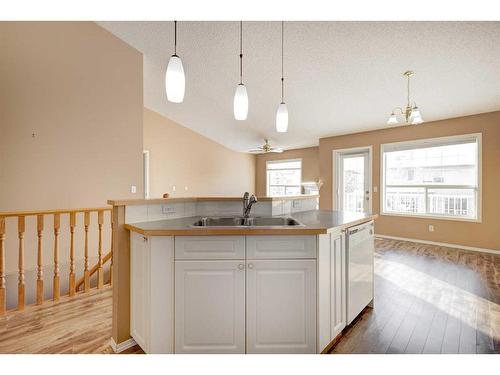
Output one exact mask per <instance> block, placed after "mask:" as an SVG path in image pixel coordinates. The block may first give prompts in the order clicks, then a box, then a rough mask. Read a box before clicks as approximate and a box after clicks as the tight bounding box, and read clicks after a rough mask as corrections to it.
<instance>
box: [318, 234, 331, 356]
mask: <svg viewBox="0 0 500 375" xmlns="http://www.w3.org/2000/svg"><path fill="white" fill-rule="evenodd" d="M330 237H331V235H330V234H320V235H319V236H318V351H319V352H321V351H322V350H323V349H324V348H325V347H326V346H327V345H328V344H329V343H330V341H332V335H331V334H332V318H331V316H332V314H331V309H332V303H331V297H332V290H331V289H332V285H331V284H332V267H331V250H330V246H331V241H330Z"/></svg>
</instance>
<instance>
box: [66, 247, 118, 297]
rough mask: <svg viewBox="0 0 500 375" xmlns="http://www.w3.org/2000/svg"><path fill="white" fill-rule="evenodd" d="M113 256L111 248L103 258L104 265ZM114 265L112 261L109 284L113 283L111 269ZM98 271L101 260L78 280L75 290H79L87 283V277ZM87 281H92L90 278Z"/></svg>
mask: <svg viewBox="0 0 500 375" xmlns="http://www.w3.org/2000/svg"><path fill="white" fill-rule="evenodd" d="M112 258H113V250H110V251H109V252H108V253H107V254H106V255H105V256H104V258H102V265H105V264H106V263H107V262H108V261H109V260H111V259H112ZM112 267H113V264H112V263H111V265H110V268H109V273H110V279H109V284H111V277H112V276H111V272H112V271H111V270H112ZM97 271H99V262H97V263H96V264H95V265H94V266H93V267H92V268H91V269H90V270H89V271H88V272H87V275H84V276H82V277H81V278H80V279H78V281H77V282H76V287H75V291H76V292H78V291H79V290H80V288H81V287H82V286H83V285H85V283H86V281H85V280H86V279H88V278H90V277H91V276H92V275H93V274H94V273H96V272H97ZM87 283H90V282H89V281H88V280H87ZM98 288H99V284H98Z"/></svg>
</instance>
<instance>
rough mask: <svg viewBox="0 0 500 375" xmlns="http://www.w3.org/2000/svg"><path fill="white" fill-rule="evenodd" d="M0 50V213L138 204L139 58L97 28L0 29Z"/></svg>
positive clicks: (41, 25)
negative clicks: (119, 201) (116, 201)
mask: <svg viewBox="0 0 500 375" xmlns="http://www.w3.org/2000/svg"><path fill="white" fill-rule="evenodd" d="M0 50H1V54H0V59H1V62H0V82H1V84H0V108H1V112H0V116H1V121H0V126H1V129H0V134H1V136H0V165H1V166H2V169H1V171H0V173H1V174H0V211H4V210H23V209H29V210H33V209H48V208H61V207H86V206H87V207H88V206H102V205H105V204H106V200H107V199H110V198H132V197H135V196H137V197H141V196H142V194H141V193H142V109H143V89H142V55H141V54H140V53H139V52H138V51H136V50H135V49H133V48H131V47H130V46H129V45H127V44H125V43H124V42H122V41H121V40H120V39H118V38H116V37H115V36H113V35H112V34H111V33H109V32H108V31H106V30H104V29H103V28H101V27H99V26H98V25H97V24H95V23H93V22H0ZM33 133H35V137H32V134H33ZM130 185H136V186H137V188H138V193H137V194H136V195H133V194H131V193H130Z"/></svg>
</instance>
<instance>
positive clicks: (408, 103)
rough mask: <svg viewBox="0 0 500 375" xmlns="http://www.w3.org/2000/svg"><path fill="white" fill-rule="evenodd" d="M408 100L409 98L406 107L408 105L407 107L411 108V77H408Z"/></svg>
mask: <svg viewBox="0 0 500 375" xmlns="http://www.w3.org/2000/svg"><path fill="white" fill-rule="evenodd" d="M406 98H407V101H406V103H407V104H406V105H407V107H409V106H410V76H408V95H407V97H406Z"/></svg>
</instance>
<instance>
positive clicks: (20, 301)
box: [17, 216, 25, 310]
mask: <svg viewBox="0 0 500 375" xmlns="http://www.w3.org/2000/svg"><path fill="white" fill-rule="evenodd" d="M24 231H25V218H24V216H18V218H17V232H18V235H19V258H18V267H19V278H18V283H17V309H18V310H24Z"/></svg>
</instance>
